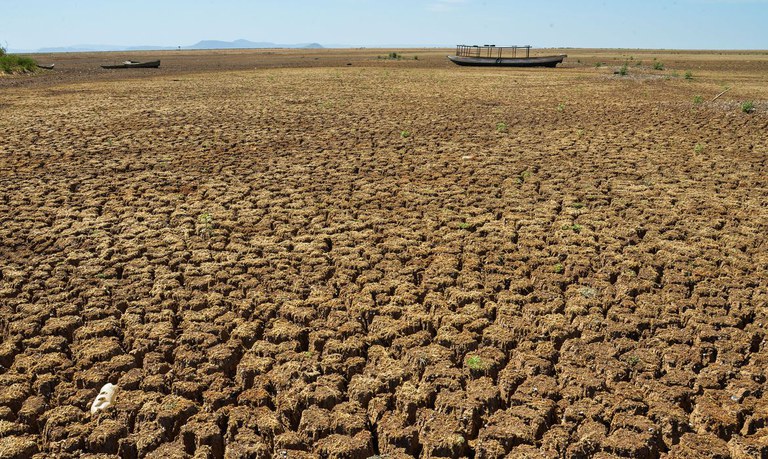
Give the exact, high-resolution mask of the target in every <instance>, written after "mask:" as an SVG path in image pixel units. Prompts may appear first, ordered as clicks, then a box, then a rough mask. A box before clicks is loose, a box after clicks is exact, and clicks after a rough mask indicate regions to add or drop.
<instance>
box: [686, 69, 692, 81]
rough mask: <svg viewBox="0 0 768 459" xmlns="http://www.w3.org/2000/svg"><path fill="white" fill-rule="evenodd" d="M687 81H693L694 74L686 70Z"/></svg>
mask: <svg viewBox="0 0 768 459" xmlns="http://www.w3.org/2000/svg"><path fill="white" fill-rule="evenodd" d="M685 79H686V80H693V72H691V71H690V70H686V71H685Z"/></svg>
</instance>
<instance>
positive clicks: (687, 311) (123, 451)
mask: <svg viewBox="0 0 768 459" xmlns="http://www.w3.org/2000/svg"><path fill="white" fill-rule="evenodd" d="M567 52H568V53H569V55H570V57H569V59H568V60H567V62H566V65H565V66H564V67H563V68H558V69H520V70H510V69H472V68H460V67H454V66H452V65H451V64H450V63H448V61H447V60H445V58H444V54H445V52H437V51H434V50H419V51H412V52H411V51H407V52H403V53H402V54H403V55H404V57H405V58H404V59H401V60H385V59H377V56H380V55H386V53H387V51H384V50H350V51H272V52H264V51H259V52H256V51H249V52H243V51H238V52H218V53H181V52H179V53H162V54H159V55H158V56H152V57H159V58H161V59H163V66H162V67H161V68H160V69H159V70H157V71H153V70H126V71H106V70H101V69H98V65H99V64H100V63H102V62H103V61H104V60H105V59H107V58H105V56H104V55H103V54H92V55H91V54H74V55H65V56H41V57H40V58H39V59H38V60H40V61H41V62H48V61H51V62H54V61H55V60H56V59H58V61H56V69H57V70H56V71H54V72H44V73H43V74H40V75H37V76H33V77H30V76H26V77H25V76H18V75H17V76H12V77H4V78H3V79H0V91H2V93H3V97H2V100H0V132H2V133H3V137H2V139H3V140H2V142H0V335H1V336H2V344H0V457H2V458H7V457H18V458H22V457H31V456H35V457H38V458H43V457H51V456H57V457H91V458H96V457H104V458H106V457H115V456H116V455H119V456H120V457H123V458H132V457H145V456H146V457H158V458H159V457H177V458H183V457H192V456H195V457H222V456H226V457H230V458H239V457H243V458H245V457H272V456H275V457H308V458H309V457H323V458H326V457H327V458H367V457H369V456H373V455H381V456H382V457H390V458H395V457H410V456H418V455H420V456H422V457H462V456H471V455H474V457H477V458H498V457H505V456H506V455H509V457H552V458H559V457H569V458H579V457H602V458H608V457H632V458H657V457H669V458H672V457H677V458H682V457H686V458H692V457H708V458H728V457H733V458H752V457H754V458H758V457H766V455H768V393H766V391H765V388H766V377H768V346H766V342H765V339H766V324H767V323H768V278H767V277H766V274H765V273H766V272H768V239H767V236H766V234H768V189H767V188H766V176H768V136H766V132H768V113H767V112H768V104H767V103H766V100H768V73H766V72H765V68H766V65H768V55H766V54H765V53H741V54H740V53H724V54H719V55H718V54H707V53H672V52H668V53H666V54H662V53H659V52H650V51H632V53H631V54H630V53H629V52H621V51H594V50H593V51H589V50H586V51H585V50H567ZM414 55H418V57H419V59H418V60H416V59H412V57H413V56H414ZM121 57H122V56H119V57H115V59H119V58H121ZM409 58H410V59H409ZM654 58H655V61H654ZM603 62H605V65H600V66H597V65H596V64H597V63H603ZM638 62H640V64H639V65H638ZM654 62H663V64H664V65H663V66H664V70H657V69H654V66H655V65H654ZM625 63H628V64H627V66H626V69H627V72H624V73H626V75H623V76H622V75H621V74H616V73H614V72H616V71H617V70H619V69H620V67H621V66H622V65H623V64H625ZM686 72H690V74H691V75H690V78H688V77H687V76H686ZM726 87H730V88H731V89H730V90H729V91H728V92H726V93H725V94H723V95H722V96H721V97H719V98H718V99H717V100H716V101H712V99H713V98H714V97H715V96H716V95H717V94H719V93H720V92H722V91H723V90H724V89H725V88H726ZM747 101H750V102H753V111H752V112H751V113H745V112H744V111H742V110H741V109H740V107H742V105H743V103H745V102H747ZM107 382H111V383H114V384H116V385H117V386H119V388H120V392H119V393H118V394H117V398H116V400H115V403H114V405H113V406H111V407H109V408H108V409H106V410H105V411H103V412H100V413H97V414H96V415H95V416H91V415H90V413H89V407H90V405H91V402H92V401H93V399H94V397H95V396H96V395H97V393H98V391H99V388H100V387H101V386H102V385H104V384H105V383H107Z"/></svg>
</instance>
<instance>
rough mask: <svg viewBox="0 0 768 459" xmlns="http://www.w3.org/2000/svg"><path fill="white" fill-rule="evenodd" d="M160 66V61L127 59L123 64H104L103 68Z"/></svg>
mask: <svg viewBox="0 0 768 459" xmlns="http://www.w3.org/2000/svg"><path fill="white" fill-rule="evenodd" d="M158 67H160V61H147V62H136V61H125V62H123V63H122V64H114V65H102V66H101V68H103V69H156V68H158Z"/></svg>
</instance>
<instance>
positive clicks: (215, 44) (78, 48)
mask: <svg viewBox="0 0 768 459" xmlns="http://www.w3.org/2000/svg"><path fill="white" fill-rule="evenodd" d="M264 48H294V49H297V48H312V49H320V48H323V45H321V44H319V43H299V44H278V43H270V42H254V41H248V40H243V39H240V40H235V41H220V40H203V41H200V42H197V43H195V44H194V45H189V46H178V47H177V46H151V45H150V46H116V45H73V46H60V47H49V48H40V49H37V50H21V49H12V50H9V51H10V52H14V53H78V52H86V51H162V50H172V49H264Z"/></svg>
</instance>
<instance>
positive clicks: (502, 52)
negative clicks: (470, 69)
mask: <svg viewBox="0 0 768 459" xmlns="http://www.w3.org/2000/svg"><path fill="white" fill-rule="evenodd" d="M518 51H520V54H521V55H520V56H518ZM522 51H525V55H524V56H523V55H522ZM566 57H568V56H567V55H566V54H558V55H555V56H531V47H530V46H496V45H483V46H477V45H472V46H469V45H458V46H456V54H455V55H453V56H448V59H450V60H451V62H453V63H454V64H457V65H470V66H484V67H555V66H557V64H560V63H561V62H563V59H565V58H566Z"/></svg>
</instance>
